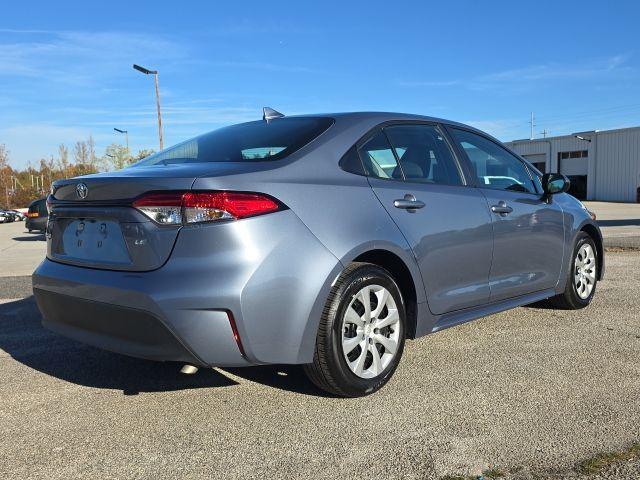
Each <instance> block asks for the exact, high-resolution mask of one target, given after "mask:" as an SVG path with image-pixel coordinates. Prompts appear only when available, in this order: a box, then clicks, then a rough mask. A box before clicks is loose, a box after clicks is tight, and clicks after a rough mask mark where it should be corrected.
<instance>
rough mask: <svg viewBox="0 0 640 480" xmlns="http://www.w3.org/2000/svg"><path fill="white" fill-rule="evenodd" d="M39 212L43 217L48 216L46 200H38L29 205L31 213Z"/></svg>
mask: <svg viewBox="0 0 640 480" xmlns="http://www.w3.org/2000/svg"><path fill="white" fill-rule="evenodd" d="M36 212H38V213H39V215H40V216H41V217H44V216H46V215H48V212H47V203H46V200H44V199H43V200H36V201H35V202H33V203H32V204H31V205H29V213H36Z"/></svg>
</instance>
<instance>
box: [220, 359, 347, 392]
mask: <svg viewBox="0 0 640 480" xmlns="http://www.w3.org/2000/svg"><path fill="white" fill-rule="evenodd" d="M219 370H223V371H225V372H228V373H230V374H232V375H236V376H238V377H241V378H244V379H245V380H249V381H251V382H255V383H260V384H261V385H265V386H267V387H271V388H278V389H280V390H285V391H288V392H295V393H299V394H302V395H310V396H313V397H327V398H333V397H335V395H332V394H330V393H328V392H325V391H324V390H320V389H319V388H318V387H316V386H315V385H314V384H313V383H311V381H310V380H309V379H308V378H307V376H306V375H305V373H304V370H303V369H302V366H300V365H262V366H258V367H243V368H220V369H219Z"/></svg>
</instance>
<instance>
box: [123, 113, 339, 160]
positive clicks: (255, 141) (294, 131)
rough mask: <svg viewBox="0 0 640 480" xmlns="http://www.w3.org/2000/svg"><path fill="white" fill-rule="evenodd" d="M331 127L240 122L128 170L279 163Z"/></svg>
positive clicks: (325, 123)
mask: <svg viewBox="0 0 640 480" xmlns="http://www.w3.org/2000/svg"><path fill="white" fill-rule="evenodd" d="M332 124H333V119H331V118H325V117H289V118H287V117H285V118H277V119H274V120H271V121H270V122H269V123H267V122H265V121H263V120H260V121H256V122H248V123H240V124H238V125H231V126H229V127H224V128H221V129H219V130H214V131H213V132H210V133H205V134H204V135H200V136H199V137H195V138H193V139H191V140H187V141H186V142H183V143H179V144H178V145H176V146H174V147H171V148H168V149H166V150H163V151H162V152H159V153H157V154H155V155H151V156H150V157H147V158H145V159H144V160H141V161H139V162H138V163H135V164H133V165H132V167H143V166H149V165H167V164H172V163H201V162H252V161H260V160H279V159H281V158H284V157H286V156H287V155H290V154H291V153H293V152H295V151H296V150H298V149H300V148H302V147H303V146H305V145H306V144H307V143H309V142H310V141H311V140H313V139H314V138H316V137H317V136H318V135H320V134H321V133H322V132H324V131H325V130H326V129H327V128H329V127H330V126H331V125H332Z"/></svg>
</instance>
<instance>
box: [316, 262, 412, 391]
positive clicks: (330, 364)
mask: <svg viewBox="0 0 640 480" xmlns="http://www.w3.org/2000/svg"><path fill="white" fill-rule="evenodd" d="M405 321H406V315H405V308H404V303H403V300H402V295H401V294H400V290H399V289H398V286H397V285H396V283H395V281H394V280H393V278H392V277H391V275H390V274H389V273H388V272H387V271H386V270H384V269H383V268H380V267H378V266H376V265H372V264H368V263H353V264H351V265H350V266H349V267H348V268H347V269H345V271H344V272H343V273H342V274H341V275H340V277H339V278H338V280H337V282H336V284H335V285H334V287H333V289H332V290H331V293H330V294H329V298H328V300H327V304H326V306H325V308H324V310H323V313H322V318H321V319H320V326H319V328H318V335H317V338H316V347H315V352H314V357H313V363H311V364H309V365H305V372H306V373H307V375H308V377H309V378H310V379H311V381H312V382H313V383H315V384H316V385H317V386H318V387H319V388H321V389H323V390H326V391H328V392H330V393H333V394H336V395H340V396H345V397H358V396H363V395H368V394H370V393H373V392H375V391H376V390H378V389H380V388H381V387H382V386H383V385H385V384H386V383H387V382H388V381H389V379H390V378H391V376H392V375H393V373H394V371H395V369H396V367H397V366H398V362H399V361H400V357H401V356H402V351H403V349H404V332H405Z"/></svg>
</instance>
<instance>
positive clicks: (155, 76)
mask: <svg viewBox="0 0 640 480" xmlns="http://www.w3.org/2000/svg"><path fill="white" fill-rule="evenodd" d="M133 68H134V69H136V70H138V71H139V72H142V73H144V74H145V75H153V78H154V81H155V85H156V106H157V107H158V137H159V138H160V150H162V116H161V115H160V87H159V86H158V71H157V70H149V69H148V68H144V67H141V66H140V65H136V64H135V63H134V64H133Z"/></svg>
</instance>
